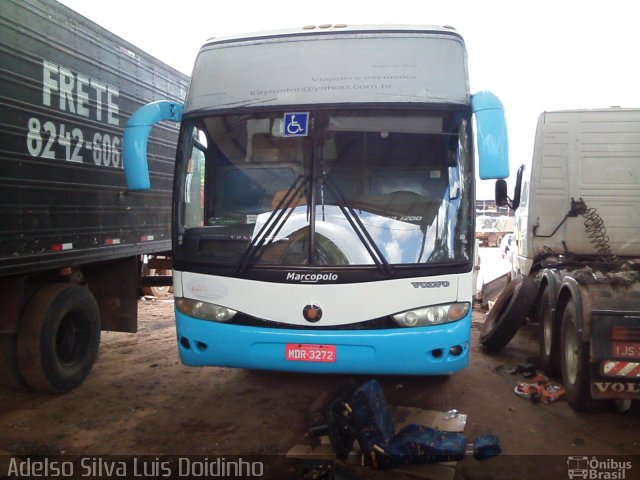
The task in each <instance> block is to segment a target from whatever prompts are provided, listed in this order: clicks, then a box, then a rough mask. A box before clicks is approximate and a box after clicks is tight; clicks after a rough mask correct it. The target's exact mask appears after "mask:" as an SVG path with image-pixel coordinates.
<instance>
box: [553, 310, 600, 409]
mask: <svg viewBox="0 0 640 480" xmlns="http://www.w3.org/2000/svg"><path fill="white" fill-rule="evenodd" d="M578 325H579V324H578V311H577V307H576V301H575V299H573V298H570V299H569V300H568V301H567V304H566V305H565V307H564V311H563V313H562V332H561V339H560V369H561V371H562V383H563V385H564V387H565V389H566V391H567V400H568V402H569V405H571V408H573V409H574V410H576V411H578V412H593V411H599V410H602V409H604V408H605V407H606V402H603V401H598V400H594V399H592V398H591V385H590V382H589V344H588V343H586V342H583V341H582V338H581V335H580V332H579V331H578Z"/></svg>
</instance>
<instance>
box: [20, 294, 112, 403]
mask: <svg viewBox="0 0 640 480" xmlns="http://www.w3.org/2000/svg"><path fill="white" fill-rule="evenodd" d="M99 346H100V310H99V308H98V304H97V302H96V300H95V298H94V296H93V294H92V293H91V292H90V291H89V290H88V289H87V288H86V287H83V286H80V285H72V284H52V285H47V286H46V287H43V288H42V289H40V290H39V291H38V292H37V293H36V294H35V295H34V296H33V298H32V299H31V300H30V301H29V303H28V304H27V307H26V309H25V310H24V312H23V314H22V317H21V319H20V325H19V327H18V338H17V344H16V352H17V359H18V368H19V370H20V374H21V375H22V377H23V378H24V380H25V381H26V382H27V384H29V386H31V387H32V388H34V389H36V390H40V391H45V392H56V393H63V392H67V391H69V390H71V389H73V388H75V387H77V386H78V385H80V384H81V383H82V382H83V381H84V379H85V378H86V377H87V375H88V374H89V372H90V371H91V368H92V367H93V363H94V361H95V359H96V356H97V353H98V348H99Z"/></svg>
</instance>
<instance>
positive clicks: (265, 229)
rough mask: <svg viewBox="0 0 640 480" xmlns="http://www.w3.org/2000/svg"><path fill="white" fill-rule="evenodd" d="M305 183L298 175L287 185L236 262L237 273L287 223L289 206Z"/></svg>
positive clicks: (245, 267)
mask: <svg viewBox="0 0 640 480" xmlns="http://www.w3.org/2000/svg"><path fill="white" fill-rule="evenodd" d="M306 184H307V180H306V179H305V177H304V175H300V176H299V177H298V178H296V180H295V181H294V182H293V185H291V187H289V190H287V193H285V194H284V196H283V197H282V198H281V199H280V202H278V205H276V207H275V208H274V209H273V211H272V212H271V215H269V218H267V221H266V222H264V225H262V228H261V229H260V231H259V232H258V233H257V234H256V236H255V237H253V238H252V239H251V243H250V244H249V248H248V249H247V250H245V252H244V254H243V255H242V257H241V258H240V261H239V262H238V267H237V268H236V273H237V274H244V273H245V272H246V271H247V268H248V267H249V265H250V263H251V261H252V260H253V258H254V257H255V256H256V254H257V253H258V251H259V250H260V248H262V246H263V245H264V244H265V243H266V242H267V239H269V238H271V239H273V238H275V237H276V236H277V235H278V233H280V230H282V227H283V226H284V225H285V223H287V220H288V219H289V217H290V216H291V214H292V213H293V208H291V206H292V205H293V203H294V202H295V201H296V199H297V198H298V197H299V196H300V192H301V191H302V189H303V188H304V186H305V185H306ZM285 215H286V216H285ZM283 217H284V218H283ZM274 229H275V230H274Z"/></svg>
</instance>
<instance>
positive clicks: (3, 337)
mask: <svg viewBox="0 0 640 480" xmlns="http://www.w3.org/2000/svg"><path fill="white" fill-rule="evenodd" d="M3 388H4V389H6V390H26V389H27V388H28V387H27V385H26V384H25V383H24V380H22V378H21V377H20V372H19V371H18V364H17V361H16V334H15V333H2V334H0V390H2V389H3Z"/></svg>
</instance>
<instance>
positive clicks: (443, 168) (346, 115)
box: [124, 25, 509, 374]
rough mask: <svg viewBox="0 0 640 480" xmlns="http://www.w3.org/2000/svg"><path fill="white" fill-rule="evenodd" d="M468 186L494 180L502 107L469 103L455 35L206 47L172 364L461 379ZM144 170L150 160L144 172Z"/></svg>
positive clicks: (382, 31) (182, 151) (470, 209)
mask: <svg viewBox="0 0 640 480" xmlns="http://www.w3.org/2000/svg"><path fill="white" fill-rule="evenodd" d="M474 117H475V121H476V129H475V130H476V131H477V136H478V144H477V147H478V156H479V162H478V164H479V175H480V177H481V178H505V177H507V176H508V174H509V167H508V158H507V157H508V156H507V150H508V148H507V135H506V124H505V117H504V111H503V108H502V104H501V103H500V101H499V100H498V99H497V98H496V97H495V96H494V95H492V94H491V93H488V92H481V93H479V94H476V95H471V94H470V90H469V81H468V74H467V59H466V50H465V45H464V41H463V39H462V37H461V36H460V35H459V34H458V33H457V32H456V31H455V30H454V29H452V28H441V27H415V26H359V27H348V26H345V25H335V26H324V25H323V26H322V27H318V28H314V27H306V28H304V29H300V30H296V31H278V32H267V33H258V34H251V35H243V36H236V37H233V38H220V39H211V40H209V41H207V42H206V43H205V45H204V46H203V47H202V48H201V50H200V52H199V54H198V57H197V59H196V62H195V66H194V70H193V75H192V77H191V84H190V87H189V91H188V94H187V98H186V102H185V104H184V105H179V104H175V103H170V102H163V101H160V102H155V103H153V104H150V105H147V106H146V107H143V108H142V109H141V110H139V111H138V112H136V113H135V114H134V116H132V118H131V119H130V121H129V126H128V128H127V132H126V137H125V147H124V150H125V151H124V162H125V171H126V174H127V179H128V182H129V188H130V189H134V190H141V189H148V188H150V186H152V183H153V182H152V181H151V182H150V179H149V175H148V173H147V168H148V164H147V161H148V159H147V154H146V138H147V136H148V135H149V132H150V131H151V129H152V127H153V125H154V124H156V123H157V122H160V121H165V120H174V121H180V122H181V133H180V139H179V144H178V151H177V159H176V170H175V180H174V204H173V267H174V273H173V275H174V289H175V305H176V322H177V335H178V347H179V351H180V356H181V359H182V361H183V362H184V363H185V364H187V365H194V366H203V365H217V366H231V367H243V368H250V369H268V370H288V371H304V372H335V373H369V374H371V373H377V374H449V373H452V372H455V371H457V370H460V369H462V368H464V367H466V366H467V365H468V362H469V351H470V338H471V302H472V293H473V287H474V285H473V280H472V279H473V267H474V247H475V246H474V214H475V213H474V183H475V174H476V167H475V165H474V156H475V155H474V152H475V148H474V142H473V138H474V129H473V128H472V122H473V118H474ZM149 161H154V159H149Z"/></svg>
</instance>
